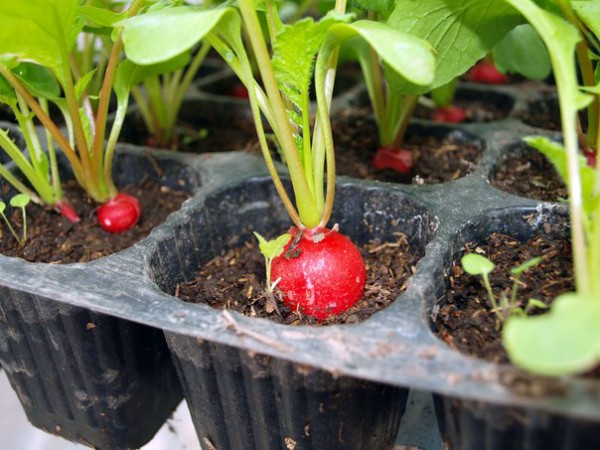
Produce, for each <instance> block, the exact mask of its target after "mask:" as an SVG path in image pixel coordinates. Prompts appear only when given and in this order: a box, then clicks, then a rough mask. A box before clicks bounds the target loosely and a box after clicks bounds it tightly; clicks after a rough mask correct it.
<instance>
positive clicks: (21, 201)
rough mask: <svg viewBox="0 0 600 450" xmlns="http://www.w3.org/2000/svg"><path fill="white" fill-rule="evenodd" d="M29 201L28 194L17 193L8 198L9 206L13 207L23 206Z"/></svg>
mask: <svg viewBox="0 0 600 450" xmlns="http://www.w3.org/2000/svg"><path fill="white" fill-rule="evenodd" d="M30 201H31V197H29V195H27V194H17V195H15V196H14V197H13V198H11V199H10V206H12V207H13V208H25V207H26V206H27V205H28V204H29V202H30Z"/></svg>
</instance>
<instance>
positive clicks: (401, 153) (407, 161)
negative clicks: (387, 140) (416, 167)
mask: <svg viewBox="0 0 600 450" xmlns="http://www.w3.org/2000/svg"><path fill="white" fill-rule="evenodd" d="M412 166H413V160H412V153H411V152H410V151H408V150H405V149H403V148H392V147H379V148H378V149H377V151H376V152H375V155H374V156H373V167H374V168H375V170H383V169H392V170H395V171H396V172H400V173H408V172H409V171H410V168H411V167H412Z"/></svg>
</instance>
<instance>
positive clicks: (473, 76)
mask: <svg viewBox="0 0 600 450" xmlns="http://www.w3.org/2000/svg"><path fill="white" fill-rule="evenodd" d="M467 79H468V80H469V81H472V82H474V83H482V84H505V83H508V80H509V77H508V75H506V74H503V73H502V72H500V71H498V69H496V66H495V65H494V63H493V62H492V61H488V60H484V61H480V62H478V63H477V64H475V66H474V67H473V68H472V69H471V70H469V73H468V74H467Z"/></svg>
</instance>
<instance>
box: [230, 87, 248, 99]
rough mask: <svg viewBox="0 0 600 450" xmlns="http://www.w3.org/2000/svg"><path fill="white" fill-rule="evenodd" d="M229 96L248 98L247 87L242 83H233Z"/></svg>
mask: <svg viewBox="0 0 600 450" xmlns="http://www.w3.org/2000/svg"><path fill="white" fill-rule="evenodd" d="M231 96H232V97H234V98H241V99H244V98H248V97H249V95H248V89H246V86H244V85H243V84H242V83H235V84H234V85H233V87H232V88H231Z"/></svg>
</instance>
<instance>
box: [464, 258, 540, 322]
mask: <svg viewBox="0 0 600 450" xmlns="http://www.w3.org/2000/svg"><path fill="white" fill-rule="evenodd" d="M541 261H542V258H540V257H537V258H532V259H530V260H529V261H526V262H524V263H523V264H520V265H519V266H517V267H513V268H512V269H511V270H510V273H511V274H512V275H513V285H512V288H511V291H510V297H508V296H507V295H506V294H505V293H504V292H502V293H501V294H500V297H499V298H500V302H498V300H497V299H496V296H495V294H494V292H493V290H492V285H491V284H490V279H489V276H488V275H489V274H490V273H491V272H492V271H493V270H494V268H495V267H496V265H495V264H494V263H493V262H492V261H490V260H489V259H488V258H486V257H485V256H483V255H480V254H477V253H468V254H466V255H464V256H463V257H462V259H461V264H462V266H463V269H464V270H465V272H467V273H468V274H470V275H474V276H477V275H479V276H481V278H482V280H483V285H484V287H485V290H486V292H487V294H488V298H489V300H490V304H491V305H492V312H493V313H494V314H495V315H496V317H497V318H498V320H499V321H500V322H504V321H505V320H506V319H508V318H509V317H511V316H523V315H524V314H526V313H528V312H529V311H531V310H532V309H533V308H546V305H545V304H544V303H542V302H540V301H539V300H536V299H530V300H529V301H528V302H527V305H526V306H525V308H523V307H521V306H519V302H518V301H517V291H518V289H519V282H520V278H521V275H522V274H523V273H524V272H525V271H526V270H528V269H530V268H532V267H534V266H536V265H538V264H539V263H540V262H541Z"/></svg>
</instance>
